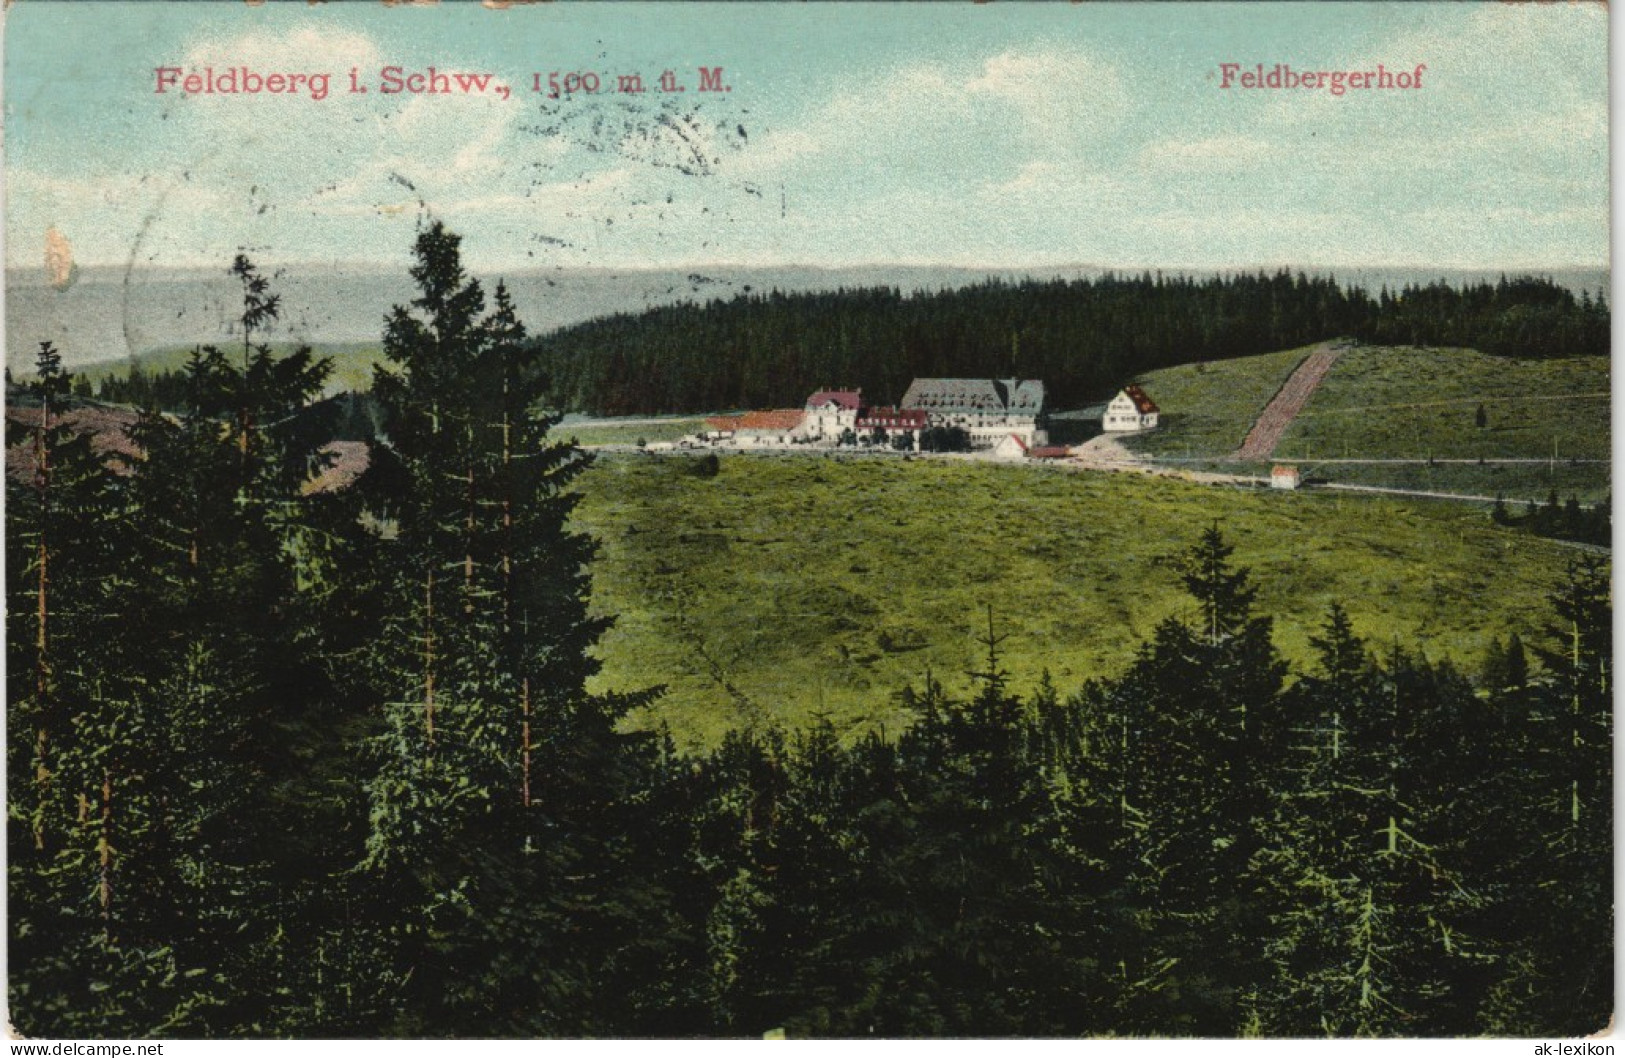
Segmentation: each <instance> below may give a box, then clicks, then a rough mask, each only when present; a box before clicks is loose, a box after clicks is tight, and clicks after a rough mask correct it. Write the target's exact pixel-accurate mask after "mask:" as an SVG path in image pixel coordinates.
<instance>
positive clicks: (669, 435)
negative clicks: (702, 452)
mask: <svg viewBox="0 0 1625 1058" xmlns="http://www.w3.org/2000/svg"><path fill="white" fill-rule="evenodd" d="M704 429H705V420H704V419H703V418H699V417H694V418H673V419H660V420H658V421H655V420H642V419H640V420H638V421H637V422H636V423H616V422H605V421H603V420H595V421H594V422H593V423H591V424H590V425H580V426H577V425H574V424H569V423H567V424H565V425H563V426H559V427H558V428H556V429H555V430H554V431H553V432H554V433H555V434H557V435H558V436H559V437H561V438H566V439H570V440H574V441H575V442H576V443H577V444H582V445H587V446H597V445H635V444H637V443H638V442H639V441H643V442H646V443H650V444H653V443H655V442H658V441H675V440H677V439H678V438H679V437H687V436H689V435H690V434H694V433H698V432H700V431H702V430H704Z"/></svg>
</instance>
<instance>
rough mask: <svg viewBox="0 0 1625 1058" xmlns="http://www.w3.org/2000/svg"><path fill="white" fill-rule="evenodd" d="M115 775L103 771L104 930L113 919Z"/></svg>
mask: <svg viewBox="0 0 1625 1058" xmlns="http://www.w3.org/2000/svg"><path fill="white" fill-rule="evenodd" d="M112 829H113V773H112V772H110V771H108V770H106V769H105V768H104V769H103V770H102V832H101V838H100V840H98V841H97V843H96V847H97V852H99V853H100V855H101V884H100V886H99V887H98V888H99V895H100V899H101V905H102V922H103V927H102V928H103V930H104V931H105V930H107V929H109V928H110V927H108V926H107V925H106V923H107V922H109V921H110V920H111V918H112V911H113V840H112Z"/></svg>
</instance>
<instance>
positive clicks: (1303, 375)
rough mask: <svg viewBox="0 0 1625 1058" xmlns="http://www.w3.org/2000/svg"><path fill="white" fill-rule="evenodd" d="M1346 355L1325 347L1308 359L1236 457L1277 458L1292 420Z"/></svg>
mask: <svg viewBox="0 0 1625 1058" xmlns="http://www.w3.org/2000/svg"><path fill="white" fill-rule="evenodd" d="M1342 352H1343V348H1342V346H1331V345H1323V346H1320V347H1319V348H1317V349H1315V351H1314V352H1312V353H1310V354H1309V355H1308V356H1306V357H1304V358H1303V363H1301V364H1299V365H1298V367H1297V370H1295V371H1293V372H1292V375H1291V377H1290V378H1288V379H1287V380H1286V382H1285V383H1284V384H1283V385H1282V386H1281V389H1280V392H1278V393H1276V394H1275V397H1274V398H1273V399H1272V400H1271V401H1270V402H1269V404H1268V405H1267V406H1265V408H1264V410H1263V412H1261V413H1260V414H1259V416H1258V420H1257V421H1256V422H1254V423H1253V428H1252V429H1251V430H1249V431H1247V439H1246V440H1244V441H1243V442H1242V443H1241V447H1240V448H1239V449H1237V450H1236V455H1235V458H1236V459H1240V460H1248V461H1254V462H1256V461H1261V460H1265V459H1268V458H1270V456H1272V455H1274V454H1275V446H1276V445H1277V444H1278V443H1280V440H1281V435H1282V434H1284V433H1286V428H1287V427H1288V426H1291V425H1292V420H1293V419H1294V418H1296V417H1297V414H1298V412H1300V411H1302V410H1303V406H1304V405H1305V404H1307V403H1308V402H1309V398H1310V397H1311V396H1313V395H1314V392H1315V387H1317V386H1319V385H1320V380H1321V379H1323V378H1325V377H1326V372H1328V371H1330V370H1331V369H1332V365H1333V364H1335V363H1337V358H1338V357H1339V356H1340V355H1342Z"/></svg>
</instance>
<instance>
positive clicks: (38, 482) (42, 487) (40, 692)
mask: <svg viewBox="0 0 1625 1058" xmlns="http://www.w3.org/2000/svg"><path fill="white" fill-rule="evenodd" d="M50 428H51V400H50V397H49V396H47V397H46V398H45V399H44V400H43V401H41V403H40V428H39V433H37V434H35V435H34V467H35V478H34V483H35V487H36V488H37V489H38V490H39V504H40V527H39V546H38V549H37V559H38V562H39V575H38V582H37V585H36V590H35V606H34V616H35V634H34V693H35V697H36V699H37V700H38V707H39V727H38V728H37V729H36V730H35V732H34V782H35V784H36V785H37V786H38V788H39V798H40V806H41V809H42V810H41V811H40V812H39V814H38V815H36V816H35V817H34V828H33V829H34V847H35V848H36V849H42V850H43V849H44V848H45V812H44V811H43V808H44V805H45V800H46V796H47V790H48V787H49V784H50V781H51V769H50V767H49V766H48V765H47V763H46V743H47V741H48V735H47V731H48V724H49V721H48V719H47V717H48V716H49V706H48V704H47V703H48V702H49V700H50V691H51V656H50V637H49V635H48V634H47V624H48V617H49V614H50V609H51V608H50V602H49V598H50V585H51V567H50V563H51V549H50V545H49V539H48V536H47V533H48V529H47V526H48V525H49V523H50V514H51V450H50V448H49V446H47V445H46V443H45V435H46V432H47V431H49V430H50Z"/></svg>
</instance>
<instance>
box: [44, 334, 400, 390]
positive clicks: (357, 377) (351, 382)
mask: <svg viewBox="0 0 1625 1058" xmlns="http://www.w3.org/2000/svg"><path fill="white" fill-rule="evenodd" d="M232 344H233V343H225V344H222V345H221V348H222V349H228V350H229V349H230V348H232ZM270 345H271V348H272V349H273V350H274V351H276V352H277V353H279V354H280V353H288V352H292V351H293V350H294V349H296V348H297V347H298V346H297V344H296V343H293V342H271V343H270ZM235 346H236V348H237V349H238V350H239V351H240V350H241V349H242V342H241V341H238V342H236V343H235ZM193 348H194V347H193V346H190V345H186V346H178V345H176V346H164V347H162V348H158V349H149V350H147V351H146V352H144V353H142V354H141V355H140V356H138V357H136V362H137V363H139V364H140V365H141V369H142V370H143V371H147V372H149V373H152V374H158V373H161V372H165V371H176V370H179V369H180V368H181V367H182V366H183V365H184V364H185V363H186V358H187V357H188V356H190V355H191V353H192V349H193ZM311 348H312V349H313V350H314V351H315V353H316V355H317V356H327V357H331V358H332V359H333V374H332V376H331V377H330V378H329V379H328V383H327V391H328V392H329V393H338V392H342V391H344V390H364V389H370V388H372V365H373V364H376V363H380V362H381V361H382V360H383V358H384V352H383V347H382V346H381V345H380V344H379V343H378V342H348V343H330V344H325V345H314V346H311ZM129 372H130V361H129V360H127V359H126V360H106V361H102V362H101V363H95V364H86V365H84V366H83V367H78V368H75V369H74V373H75V374H77V375H83V376H84V377H85V378H87V379H89V380H90V381H91V382H99V381H101V380H102V379H104V378H108V377H115V376H119V377H121V376H124V375H127V374H129Z"/></svg>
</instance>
